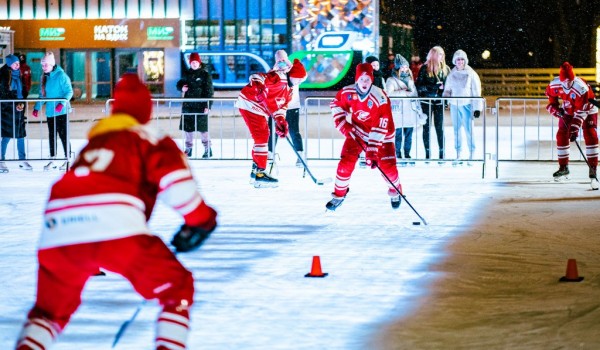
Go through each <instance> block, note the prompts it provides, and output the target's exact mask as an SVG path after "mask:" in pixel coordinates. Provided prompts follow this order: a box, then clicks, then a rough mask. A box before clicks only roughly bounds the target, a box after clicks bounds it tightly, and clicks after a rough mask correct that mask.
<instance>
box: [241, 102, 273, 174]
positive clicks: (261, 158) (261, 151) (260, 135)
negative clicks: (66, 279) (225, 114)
mask: <svg viewBox="0 0 600 350" xmlns="http://www.w3.org/2000/svg"><path fill="white" fill-rule="evenodd" d="M240 114H241V115H242V117H243V118H244V121H245V122H246V125H247V126H248V130H249V131H250V135H252V139H253V140H254V146H253V147H252V160H253V161H254V163H256V166H257V167H258V168H259V169H266V168H267V156H268V155H269V149H268V142H269V125H268V124H267V118H265V117H264V116H262V115H259V114H254V113H252V112H250V111H247V110H245V109H240Z"/></svg>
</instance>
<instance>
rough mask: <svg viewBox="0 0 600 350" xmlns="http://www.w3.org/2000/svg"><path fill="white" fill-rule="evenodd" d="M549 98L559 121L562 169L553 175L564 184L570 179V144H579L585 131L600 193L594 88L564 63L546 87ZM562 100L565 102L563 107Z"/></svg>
mask: <svg viewBox="0 0 600 350" xmlns="http://www.w3.org/2000/svg"><path fill="white" fill-rule="evenodd" d="M546 96H547V97H548V105H547V106H546V109H547V110H548V112H550V114H551V115H553V116H555V117H557V118H558V119H559V122H558V131H557V132H556V147H557V155H558V165H559V169H558V171H556V172H555V173H554V175H553V176H554V180H555V181H560V180H562V179H564V178H568V177H569V153H570V152H569V151H570V142H569V141H571V142H572V141H577V136H578V135H579V129H581V130H582V131H583V138H584V139H585V145H586V147H585V153H586V158H587V160H588V163H589V178H590V181H591V186H592V188H593V189H595V190H597V189H598V181H597V179H596V168H597V166H598V133H597V131H596V126H597V125H598V108H597V107H596V106H595V105H593V104H592V103H591V102H590V101H594V93H593V91H592V89H591V88H590V86H589V85H588V84H587V83H586V82H585V81H584V80H583V79H581V78H579V77H576V76H575V74H574V73H573V67H572V66H571V65H570V64H569V63H568V62H564V63H563V64H562V65H561V67H560V74H559V76H558V77H556V78H554V79H553V80H552V81H551V82H550V84H549V85H548V86H547V87H546ZM560 100H562V107H561V106H560Z"/></svg>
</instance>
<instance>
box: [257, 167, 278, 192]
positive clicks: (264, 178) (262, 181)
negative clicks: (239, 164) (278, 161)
mask: <svg viewBox="0 0 600 350" xmlns="http://www.w3.org/2000/svg"><path fill="white" fill-rule="evenodd" d="M255 176H256V177H255V179H254V188H263V187H277V186H279V180H277V179H276V178H274V177H271V176H270V175H269V174H267V173H266V172H265V169H260V168H258V169H256V175H255Z"/></svg>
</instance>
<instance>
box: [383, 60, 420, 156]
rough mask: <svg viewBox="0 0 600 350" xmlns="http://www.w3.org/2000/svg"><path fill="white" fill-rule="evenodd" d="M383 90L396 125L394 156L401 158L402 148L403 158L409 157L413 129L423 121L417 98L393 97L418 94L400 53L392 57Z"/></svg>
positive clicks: (406, 64)
mask: <svg viewBox="0 0 600 350" xmlns="http://www.w3.org/2000/svg"><path fill="white" fill-rule="evenodd" d="M385 92H386V93H387V94H388V96H389V97H390V101H391V105H392V116H393V117H394V125H395V127H396V140H395V141H396V142H395V144H396V158H402V151H403V150H404V158H407V159H410V158H411V156H410V150H411V148H412V135H413V130H414V128H415V127H417V126H418V125H423V124H424V122H425V121H424V120H423V119H422V118H423V115H422V111H421V106H420V104H419V103H418V102H417V100H413V99H407V98H401V99H400V98H394V97H417V96H418V93H417V88H416V87H415V83H414V80H413V77H412V73H411V71H410V69H409V64H408V61H407V60H406V59H405V58H404V57H402V55H400V54H397V55H396V58H395V59H394V69H393V70H392V75H391V77H390V78H389V79H388V80H387V81H386V83H385Z"/></svg>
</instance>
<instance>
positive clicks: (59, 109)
mask: <svg viewBox="0 0 600 350" xmlns="http://www.w3.org/2000/svg"><path fill="white" fill-rule="evenodd" d="M42 71H43V74H42V80H41V83H40V98H47V99H65V100H67V101H66V102H65V101H60V102H59V101H40V102H37V103H36V104H35V106H34V107H33V113H32V115H33V116H34V117H36V118H37V117H38V115H39V110H40V109H41V108H42V105H44V104H45V105H46V118H47V120H48V141H49V142H50V157H51V158H52V159H54V158H56V153H57V152H56V146H57V140H56V135H57V134H58V136H59V137H60V140H61V142H62V145H63V151H64V152H65V158H67V159H68V158H69V151H68V150H69V149H70V147H67V123H68V120H67V113H69V111H70V110H71V105H70V103H69V101H70V100H71V98H72V97H73V86H71V79H70V78H69V76H68V75H67V73H65V71H64V70H63V69H62V68H61V67H59V66H57V65H56V60H55V59H54V54H53V53H52V52H47V53H46V55H45V56H44V58H42ZM66 168H67V162H64V163H63V165H61V166H60V170H66ZM51 169H56V165H55V164H54V161H52V160H51V161H50V163H48V164H47V165H46V166H44V171H48V170H51Z"/></svg>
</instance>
